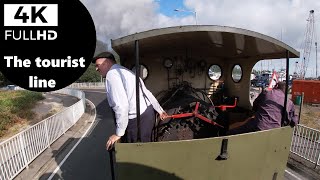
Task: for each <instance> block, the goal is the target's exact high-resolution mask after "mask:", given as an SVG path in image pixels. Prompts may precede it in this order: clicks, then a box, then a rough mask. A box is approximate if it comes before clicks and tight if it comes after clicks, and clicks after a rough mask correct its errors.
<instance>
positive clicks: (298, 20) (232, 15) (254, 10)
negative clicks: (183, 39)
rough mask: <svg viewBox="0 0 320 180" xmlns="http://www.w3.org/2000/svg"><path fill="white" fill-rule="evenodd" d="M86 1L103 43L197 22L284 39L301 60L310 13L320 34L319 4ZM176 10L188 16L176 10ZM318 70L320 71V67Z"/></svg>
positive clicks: (275, 64) (265, 64) (302, 0)
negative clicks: (130, 35)
mask: <svg viewBox="0 0 320 180" xmlns="http://www.w3.org/2000/svg"><path fill="white" fill-rule="evenodd" d="M81 2H82V3H83V4H84V5H85V6H86V7H87V9H88V11H89V12H90V14H91V16H92V18H93V20H94V23H95V26H96V31H97V37H98V39H99V40H101V41H104V42H107V43H109V42H110V39H116V38H119V37H122V36H126V35H129V34H132V33H136V32H142V31H146V30H150V29H155V28H163V27H170V26H180V25H194V24H196V22H197V24H198V25H221V26H231V27H237V28H244V29H248V30H251V31H256V32H259V33H262V34H265V35H268V36H271V37H273V38H276V39H278V40H282V41H283V42H285V43H286V44H288V45H289V46H291V47H293V48H295V49H296V50H298V51H299V52H300V54H301V56H302V55H303V46H302V45H303V43H304V40H305V31H306V29H307V28H306V27H307V23H308V21H307V19H308V16H309V11H310V10H314V11H315V13H314V17H315V27H314V32H315V34H316V35H317V34H319V30H320V27H319V23H320V1H319V0H259V1H257V0H241V1H238V0H81ZM175 9H180V10H183V11H174V10H175ZM194 12H196V16H195V13H194ZM318 17H319V18H318ZM317 36H319V35H317ZM317 39H318V38H317V37H315V38H313V43H312V50H311V53H310V60H309V64H308V70H307V73H306V76H307V77H308V76H315V67H316V55H315V45H314V42H316V41H317ZM318 49H319V48H318ZM318 59H319V58H318ZM296 61H298V62H300V61H301V59H291V60H290V69H291V70H292V71H294V69H295V64H296V63H295V62H296ZM318 62H319V61H318ZM318 66H319V67H320V64H319V63H318ZM281 67H283V68H285V60H282V61H279V60H277V61H276V60H273V61H262V69H267V68H269V70H272V69H276V70H279V69H280V68H281ZM255 69H257V70H260V69H261V62H259V63H258V64H256V66H255ZM318 69H320V68H318ZM318 76H320V70H318Z"/></svg>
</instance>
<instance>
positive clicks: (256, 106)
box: [252, 91, 266, 112]
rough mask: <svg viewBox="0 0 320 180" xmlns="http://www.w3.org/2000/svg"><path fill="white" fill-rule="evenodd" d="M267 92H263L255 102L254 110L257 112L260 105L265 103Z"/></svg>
mask: <svg viewBox="0 0 320 180" xmlns="http://www.w3.org/2000/svg"><path fill="white" fill-rule="evenodd" d="M265 93H266V92H265V91H262V92H261V93H260V94H259V96H258V97H257V98H256V99H255V100H254V101H253V105H252V110H253V111H254V112H256V111H257V110H258V107H259V104H260V103H261V102H262V101H263V99H264V97H265Z"/></svg>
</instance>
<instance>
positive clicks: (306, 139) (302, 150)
mask: <svg viewBox="0 0 320 180" xmlns="http://www.w3.org/2000/svg"><path fill="white" fill-rule="evenodd" d="M319 143H320V131H319V130H316V129H313V128H309V127H307V126H304V125H301V124H298V125H297V126H296V127H294V130H293V135H292V141H291V147H290V152H291V153H293V154H296V155H298V156H300V157H301V158H303V159H305V160H307V161H310V162H312V163H314V164H315V167H316V166H318V165H320V164H319V159H320V145H319Z"/></svg>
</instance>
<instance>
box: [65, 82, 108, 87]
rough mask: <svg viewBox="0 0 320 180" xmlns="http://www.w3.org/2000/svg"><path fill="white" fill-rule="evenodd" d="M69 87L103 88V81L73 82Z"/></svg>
mask: <svg viewBox="0 0 320 180" xmlns="http://www.w3.org/2000/svg"><path fill="white" fill-rule="evenodd" d="M68 87H69V88H75V89H76V88H83V89H86V88H88V89H91V88H93V89H98V88H105V83H103V82H86V83H73V84H71V85H70V86H68Z"/></svg>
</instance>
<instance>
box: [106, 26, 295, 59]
mask: <svg viewBox="0 0 320 180" xmlns="http://www.w3.org/2000/svg"><path fill="white" fill-rule="evenodd" d="M136 40H139V51H140V54H143V55H147V54H155V53H160V54H161V53H162V52H185V51H186V50H191V51H192V52H196V53H198V54H201V55H202V56H206V57H217V58H225V59H238V58H251V59H252V58H253V59H257V60H261V59H280V58H286V51H287V50H288V52H289V58H298V57H299V56H300V53H299V52H298V51H296V50H295V49H293V48H292V47H290V46H288V45H287V44H285V43H283V42H281V41H279V40H277V39H274V38H272V37H270V36H266V35H263V34H260V33H257V32H254V31H249V30H245V29H240V28H234V27H227V26H214V25H197V26H196V25H194V26H177V27H168V28H161V29H153V30H149V31H145V32H140V33H135V34H132V35H129V36H125V37H121V38H118V39H114V40H111V44H112V48H113V49H114V50H115V51H116V52H117V53H118V54H119V55H120V56H132V57H134V44H135V41H136Z"/></svg>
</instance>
